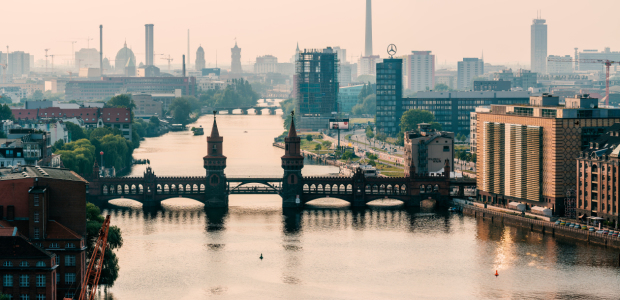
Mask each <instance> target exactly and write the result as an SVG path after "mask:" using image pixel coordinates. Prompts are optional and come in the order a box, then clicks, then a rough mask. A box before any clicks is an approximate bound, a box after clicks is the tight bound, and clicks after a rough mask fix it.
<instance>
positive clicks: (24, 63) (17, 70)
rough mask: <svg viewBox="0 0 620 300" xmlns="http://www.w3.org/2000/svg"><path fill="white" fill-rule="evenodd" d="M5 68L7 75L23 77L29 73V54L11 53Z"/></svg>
mask: <svg viewBox="0 0 620 300" xmlns="http://www.w3.org/2000/svg"><path fill="white" fill-rule="evenodd" d="M8 57H9V62H8V66H7V70H6V72H7V74H8V75H25V74H28V73H30V54H28V53H25V52H24V51H13V52H11V53H9V55H8Z"/></svg>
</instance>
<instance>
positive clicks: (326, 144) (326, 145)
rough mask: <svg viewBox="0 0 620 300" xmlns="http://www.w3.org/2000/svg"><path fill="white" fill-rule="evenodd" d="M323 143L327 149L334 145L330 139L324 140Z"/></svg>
mask: <svg viewBox="0 0 620 300" xmlns="http://www.w3.org/2000/svg"><path fill="white" fill-rule="evenodd" d="M321 144H322V145H323V148H325V149H329V148H331V147H332V142H330V141H323V143H321Z"/></svg>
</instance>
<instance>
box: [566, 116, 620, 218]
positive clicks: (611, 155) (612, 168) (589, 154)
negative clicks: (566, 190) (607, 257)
mask: <svg viewBox="0 0 620 300" xmlns="http://www.w3.org/2000/svg"><path fill="white" fill-rule="evenodd" d="M619 154H620V123H616V124H614V125H613V126H611V127H610V128H609V130H607V132H606V133H605V134H603V135H601V136H600V137H599V138H598V139H596V140H595V141H593V142H591V143H590V145H589V147H588V148H586V149H585V150H584V151H582V152H581V154H580V155H579V157H578V158H577V181H578V184H577V186H576V189H575V191H576V196H577V203H576V212H577V217H600V218H603V219H605V220H606V221H607V222H612V223H614V224H618V221H620V220H619V218H618V191H619V188H620V186H619V185H618V184H619V180H618V178H619V174H618V168H619V165H618V163H619V162H620V158H619V157H618V155H619Z"/></svg>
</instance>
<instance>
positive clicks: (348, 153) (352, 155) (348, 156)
mask: <svg viewBox="0 0 620 300" xmlns="http://www.w3.org/2000/svg"><path fill="white" fill-rule="evenodd" d="M353 158H355V153H353V151H351V150H347V151H345V152H344V154H342V159H344V160H349V159H353Z"/></svg>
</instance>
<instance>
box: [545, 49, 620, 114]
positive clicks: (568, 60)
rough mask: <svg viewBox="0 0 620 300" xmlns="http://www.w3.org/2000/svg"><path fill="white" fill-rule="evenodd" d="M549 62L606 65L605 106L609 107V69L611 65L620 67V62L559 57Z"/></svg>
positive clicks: (550, 58)
mask: <svg viewBox="0 0 620 300" xmlns="http://www.w3.org/2000/svg"><path fill="white" fill-rule="evenodd" d="M547 61H554V62H578V63H586V64H596V63H599V64H604V65H605V84H606V88H605V93H606V94H605V98H604V99H603V100H605V105H609V67H611V65H613V64H619V65H620V61H611V60H607V59H572V58H562V57H557V58H552V57H549V58H547Z"/></svg>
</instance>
